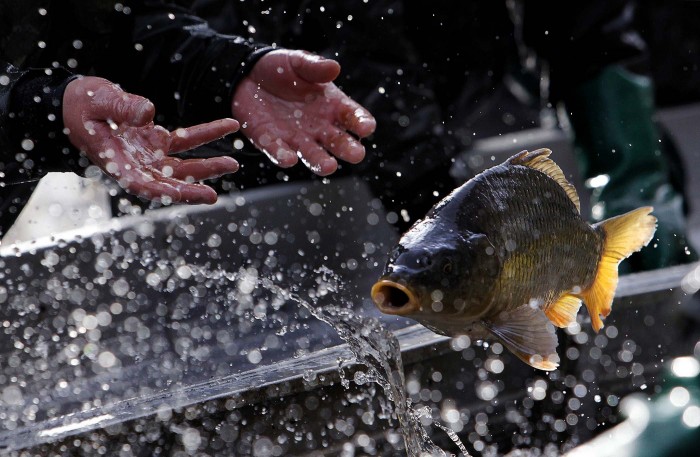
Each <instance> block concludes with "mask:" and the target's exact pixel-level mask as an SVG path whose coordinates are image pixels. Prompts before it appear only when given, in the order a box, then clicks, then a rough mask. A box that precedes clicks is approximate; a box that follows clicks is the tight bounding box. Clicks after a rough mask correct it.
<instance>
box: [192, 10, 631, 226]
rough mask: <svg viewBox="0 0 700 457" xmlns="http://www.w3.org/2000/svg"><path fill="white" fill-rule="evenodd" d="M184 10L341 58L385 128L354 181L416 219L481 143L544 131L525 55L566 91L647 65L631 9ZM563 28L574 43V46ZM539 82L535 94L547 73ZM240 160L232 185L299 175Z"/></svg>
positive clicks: (352, 85) (227, 29) (343, 80)
mask: <svg viewBox="0 0 700 457" xmlns="http://www.w3.org/2000/svg"><path fill="white" fill-rule="evenodd" d="M180 3H182V4H184V5H187V6H188V7H191V8H192V9H193V10H194V11H196V13H197V14H198V15H199V16H201V17H204V18H206V19H207V20H208V21H209V22H210V24H211V26H212V27H213V28H216V29H217V30H219V31H221V32H224V33H234V34H246V33H250V34H253V36H255V38H256V39H259V40H262V41H266V42H270V43H277V44H279V45H281V46H285V47H292V48H302V49H308V50H310V51H314V52H316V53H319V54H322V55H325V56H328V57H332V58H334V59H336V60H338V61H339V62H340V64H341V66H342V68H343V71H342V73H341V75H340V77H339V78H338V81H337V83H338V85H339V86H341V88H342V89H343V90H344V91H345V92H347V93H348V94H349V95H350V96H351V97H352V98H353V99H355V100H356V101H358V102H359V103H360V104H362V105H363V106H365V107H366V108H367V109H368V110H369V111H370V112H372V114H373V115H374V116H375V118H376V119H377V130H376V133H375V134H374V135H373V136H372V137H371V138H370V139H369V141H366V142H365V143H366V144H367V146H368V147H367V158H366V159H365V161H364V162H363V163H361V164H359V165H357V166H352V167H351V168H352V171H353V173H356V174H360V175H361V176H363V177H364V179H366V180H367V182H368V183H369V184H370V186H371V187H372V188H373V189H374V192H375V194H376V195H377V196H378V197H379V198H381V199H382V201H383V203H384V205H385V206H386V207H387V208H389V209H390V210H392V211H395V212H397V213H399V212H400V211H401V210H402V209H406V210H408V213H409V219H415V218H417V217H421V216H422V215H423V214H424V213H425V212H426V211H427V210H428V209H429V208H430V206H431V205H432V204H433V203H434V202H436V201H438V200H439V198H440V197H442V196H444V194H445V193H446V192H448V191H450V190H451V189H452V188H453V187H455V184H456V183H454V182H453V180H452V179H451V178H450V176H449V173H448V170H449V168H450V166H451V165H452V160H453V158H454V157H455V156H456V155H457V154H458V153H459V152H462V151H463V150H466V149H469V147H470V146H471V145H472V143H473V141H474V140H475V139H478V138H483V137H487V136H495V135H498V134H502V133H506V132H508V131H513V130H517V129H520V128H533V127H536V126H537V125H538V124H537V123H538V122H539V109H540V100H539V95H540V94H539V93H536V94H534V96H532V100H533V105H532V106H526V107H522V106H519V104H522V100H521V99H518V100H516V99H515V97H513V96H512V95H511V94H509V89H508V88H507V87H506V82H505V81H506V80H507V79H508V78H509V77H510V78H511V79H513V78H512V77H513V74H516V75H520V74H521V72H522V67H523V65H522V64H521V60H525V56H523V55H522V54H521V53H519V45H522V44H523V43H524V44H526V45H528V46H531V47H532V48H533V49H534V50H535V51H536V53H539V54H541V56H542V57H545V58H546V59H548V64H549V65H550V68H551V69H552V73H555V72H556V78H557V85H558V87H560V88H562V90H564V89H567V88H570V87H572V86H575V85H577V84H579V83H580V82H581V81H582V80H583V79H586V78H589V77H591V76H592V75H594V74H595V73H596V72H599V71H600V70H601V68H603V67H604V66H605V65H608V64H609V63H611V62H617V61H620V60H622V59H627V58H629V57H631V56H638V55H639V53H640V51H641V46H642V42H641V40H639V39H638V37H637V35H636V34H635V33H634V31H633V30H632V28H631V25H632V23H631V21H632V17H631V16H630V15H629V11H630V10H629V4H630V2H629V1H627V0H624V1H623V0H612V1H609V2H588V1H579V2H574V3H575V5H572V4H571V3H570V2H556V1H554V0H552V1H544V2H542V1H539V0H526V1H524V2H520V3H519V2H514V3H515V4H516V5H518V6H517V7H516V8H515V9H514V10H513V11H511V10H509V8H508V7H507V5H506V2H505V1H483V0H470V1H466V2H455V1H453V0H432V1H430V2H408V1H396V0H383V1H377V0H372V1H369V2H359V1H357V2H325V1H322V0H287V1H283V2H273V3H269V2H264V1H260V0H247V1H245V2H238V1H231V0H196V1H188V0H180ZM560 3H561V4H560ZM589 3H592V4H589ZM572 8H573V9H572ZM572 11H573V12H572ZM514 22H515V24H514ZM523 23H524V24H525V28H524V29H523ZM565 30H573V31H575V33H574V34H573V35H572V36H571V37H568V36H567V37H564V36H563V35H564V34H565V32H564V31H565ZM547 31H551V35H550V34H546V32H547ZM521 48H522V46H521ZM572 67H573V68H574V69H575V70H574V71H566V69H567V68H572ZM553 77H554V76H553ZM531 79H532V81H534V84H533V86H534V89H535V91H537V90H538V89H539V74H538V75H536V76H534V77H531ZM530 88H533V87H530ZM558 93H561V92H560V91H558ZM513 113H515V117H517V119H516V120H515V121H514V122H511V121H510V120H509V118H512V117H513V116H512V114H513ZM504 119H505V120H504ZM514 152H517V151H514ZM242 162H243V168H242V169H241V172H239V173H237V174H235V175H233V176H230V177H227V178H224V181H225V180H230V181H232V182H233V183H234V184H235V185H236V186H238V187H241V186H243V187H245V186H253V185H259V184H260V183H267V182H275V181H278V180H284V179H288V178H289V177H290V176H291V177H295V176H298V174H299V173H300V172H298V171H296V170H293V171H287V170H285V171H284V172H283V173H282V172H280V170H279V169H277V168H274V167H272V166H270V165H261V167H262V168H260V166H259V164H258V162H259V160H258V158H257V157H256V156H253V158H252V160H251V161H250V163H249V164H248V165H247V166H248V167H254V170H255V173H253V174H248V175H246V174H245V173H244V171H245V168H246V163H245V159H243V160H242ZM341 173H342V171H341ZM400 220H401V219H400ZM406 225H408V224H403V227H401V228H405V226H406Z"/></svg>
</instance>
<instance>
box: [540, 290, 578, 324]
mask: <svg viewBox="0 0 700 457" xmlns="http://www.w3.org/2000/svg"><path fill="white" fill-rule="evenodd" d="M580 308H581V299H580V298H579V297H576V296H575V295H571V294H563V295H562V296H561V297H559V299H558V300H557V301H556V302H554V303H552V304H551V305H549V306H547V307H546V308H545V309H544V314H545V315H546V316H547V318H548V319H549V320H550V321H551V322H552V324H554V325H556V326H557V327H559V328H566V327H568V326H569V324H571V323H573V322H576V315H577V314H578V310H579V309H580Z"/></svg>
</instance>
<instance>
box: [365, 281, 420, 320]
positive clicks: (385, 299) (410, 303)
mask: <svg viewBox="0 0 700 457" xmlns="http://www.w3.org/2000/svg"><path fill="white" fill-rule="evenodd" d="M372 301H374V304H375V305H377V308H379V311H381V312H383V313H384V314H396V315H399V316H405V315H408V314H414V313H416V312H417V311H418V310H419V308H420V303H419V302H418V297H416V294H415V293H414V292H413V291H412V290H411V289H409V288H408V287H406V286H404V285H403V284H400V283H398V282H395V281H391V280H389V279H381V280H379V281H377V282H376V283H375V284H374V285H373V286H372Z"/></svg>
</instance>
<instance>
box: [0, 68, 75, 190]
mask: <svg viewBox="0 0 700 457" xmlns="http://www.w3.org/2000/svg"><path fill="white" fill-rule="evenodd" d="M74 78H75V76H74V75H72V74H71V73H69V72H68V71H66V70H64V69H62V68H55V69H28V70H20V69H18V68H16V67H14V66H12V65H10V64H8V63H6V62H0V170H1V172H2V175H1V177H0V186H5V185H8V184H15V183H17V182H24V181H31V180H36V179H39V178H41V177H42V176H43V175H45V174H46V173H48V172H50V171H68V170H72V169H77V168H78V161H79V155H78V153H77V151H76V150H75V149H74V148H73V147H72V146H71V145H70V143H69V142H68V138H67V136H66V135H65V134H64V133H63V128H64V126H63V116H62V108H61V107H62V99H63V92H64V91H65V88H66V86H67V85H68V83H69V82H70V81H72V80H73V79H74Z"/></svg>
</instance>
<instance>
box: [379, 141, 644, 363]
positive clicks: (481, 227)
mask: <svg viewBox="0 0 700 457" xmlns="http://www.w3.org/2000/svg"><path fill="white" fill-rule="evenodd" d="M550 153H551V151H550V150H548V149H538V150H536V151H532V152H528V151H522V152H520V153H518V154H516V155H514V156H513V157H511V158H510V159H508V160H507V161H505V162H504V163H502V164H500V165H497V166H494V167H492V168H490V169H488V170H486V171H484V172H482V173H480V174H478V175H477V176H475V177H474V178H472V179H471V180H469V181H467V182H466V183H464V184H463V185H462V186H460V187H458V188H457V189H455V190H454V191H452V193H450V194H449V195H448V196H447V197H445V198H444V199H443V200H441V201H440V202H438V203H437V204H436V205H435V206H434V207H433V208H432V209H431V210H430V211H429V212H428V214H427V215H426V216H425V217H424V218H423V219H421V220H419V221H417V222H416V223H415V224H414V225H413V226H412V227H411V228H410V229H409V230H408V231H407V232H406V233H405V234H404V235H403V236H402V237H401V238H400V240H399V243H398V244H397V245H396V246H395V247H394V248H393V250H392V251H391V253H390V254H389V259H388V261H387V264H386V267H385V269H384V272H383V274H382V276H381V277H380V279H379V280H378V281H377V282H376V283H375V284H374V286H373V287H372V290H371V296H372V300H373V301H374V303H375V304H376V306H377V307H378V308H379V310H380V311H382V312H383V313H386V314H393V315H401V316H407V317H410V318H412V319H414V320H416V321H418V322H420V323H421V324H423V325H424V326H426V327H427V328H429V329H430V330H432V331H434V332H436V333H440V334H444V335H448V336H458V335H468V336H470V337H472V338H477V339H485V338H487V337H489V336H491V337H495V338H496V339H497V340H500V341H501V342H502V343H503V344H504V345H505V347H507V348H508V349H509V350H510V351H511V352H513V353H514V354H515V355H516V356H518V357H519V358H520V359H521V360H523V361H524V362H525V363H527V364H529V365H531V366H533V367H535V368H538V369H541V370H554V369H556V368H557V366H558V363H559V357H558V356H557V353H556V347H557V336H556V333H555V328H554V326H556V327H560V328H564V327H567V326H568V325H569V324H571V323H573V322H576V316H577V314H578V311H579V309H580V307H581V304H582V302H583V303H585V306H586V308H587V309H588V313H589V314H590V318H591V325H592V327H593V329H594V330H595V331H596V332H597V331H599V330H600V329H601V328H602V327H603V319H604V318H605V317H606V316H608V314H610V311H611V307H612V301H613V298H614V295H615V289H616V287H617V282H618V272H617V268H618V265H619V264H620V262H621V261H622V260H623V259H625V258H627V257H628V256H630V255H631V254H632V253H634V252H636V251H639V250H640V249H641V248H642V247H644V246H646V245H647V244H648V243H649V241H650V240H651V239H652V237H653V235H654V232H655V230H656V218H655V217H654V216H652V215H651V212H652V210H653V208H652V207H650V206H646V207H642V208H638V209H636V210H633V211H631V212H629V213H626V214H624V215H621V216H616V217H613V218H610V219H607V220H605V221H602V222H600V223H597V224H594V225H591V224H589V223H588V222H586V221H585V220H584V219H583V217H582V216H581V214H580V205H579V198H578V194H577V193H576V189H575V188H574V186H573V185H572V184H571V183H569V182H568V181H567V179H566V177H565V176H564V173H563V172H562V171H561V169H560V168H559V166H558V165H557V164H556V163H554V161H552V160H551V159H550V158H549V155H550Z"/></svg>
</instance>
